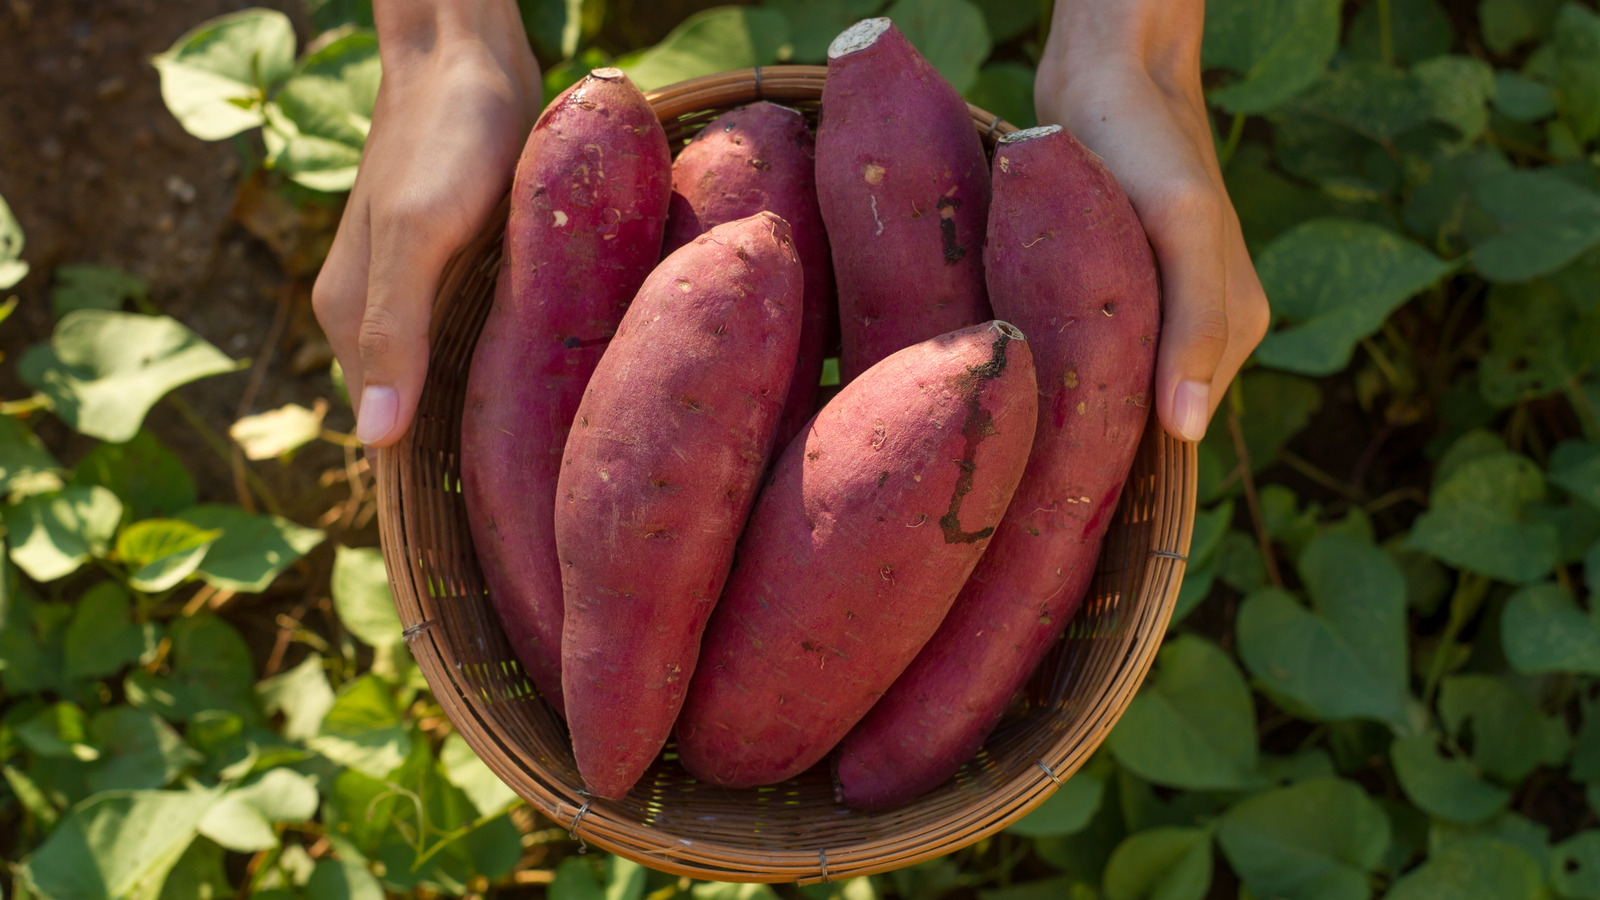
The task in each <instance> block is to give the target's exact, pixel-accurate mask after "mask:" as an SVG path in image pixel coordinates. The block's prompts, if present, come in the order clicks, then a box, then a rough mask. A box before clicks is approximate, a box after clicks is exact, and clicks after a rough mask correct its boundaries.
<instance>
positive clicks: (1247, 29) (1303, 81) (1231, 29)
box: [1200, 0, 1339, 114]
mask: <svg viewBox="0 0 1600 900" xmlns="http://www.w3.org/2000/svg"><path fill="white" fill-rule="evenodd" d="M1338 49H1339V2H1338V0H1221V2H1212V3H1208V4H1206V27H1205V35H1204V38H1203V40H1202V41H1201V44H1200V52H1201V61H1202V62H1203V63H1204V65H1205V66H1206V67H1207V68H1223V69H1231V70H1233V71H1234V72H1236V73H1238V74H1239V75H1240V76H1242V77H1241V78H1240V79H1239V80H1238V81H1235V82H1233V83H1232V84H1229V85H1226V86H1224V87H1221V88H1217V89H1216V90H1213V91H1212V92H1211V96H1210V100H1211V102H1212V103H1213V104H1215V105H1217V106H1220V107H1222V108H1223V109H1224V110H1226V111H1228V112H1231V113H1247V114H1248V113H1262V112H1266V111H1267V110H1269V109H1272V108H1273V107H1275V106H1277V105H1279V104H1281V103H1283V102H1284V101H1285V100H1288V99H1290V98H1291V97H1294V96H1295V95H1296V94H1298V93H1300V92H1301V91H1303V90H1305V89H1306V88H1308V87H1310V86H1311V84H1312V82H1314V81H1316V80H1317V76H1318V75H1321V74H1322V71H1323V70H1324V69H1326V68H1327V67H1328V62H1329V61H1330V60H1332V59H1333V55H1334V53H1335V52H1336V51H1337V50H1338Z"/></svg>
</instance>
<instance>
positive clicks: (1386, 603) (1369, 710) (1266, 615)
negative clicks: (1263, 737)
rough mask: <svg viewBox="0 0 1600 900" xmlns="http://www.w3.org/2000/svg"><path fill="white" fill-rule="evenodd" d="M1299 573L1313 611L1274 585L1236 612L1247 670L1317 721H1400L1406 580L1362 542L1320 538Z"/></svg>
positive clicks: (1404, 711) (1404, 702)
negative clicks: (1357, 719) (1354, 719)
mask: <svg viewBox="0 0 1600 900" xmlns="http://www.w3.org/2000/svg"><path fill="white" fill-rule="evenodd" d="M1299 569H1300V578H1301V580H1302V581H1303V582H1304V583H1305V585H1306V590H1307V591H1308V592H1309V593H1310V595H1311V609H1309V610H1308V609H1306V608H1305V607H1304V606H1302V605H1301V604H1300V603H1299V602H1298V601H1296V600H1295V599H1294V598H1293V597H1292V596H1291V595H1289V594H1288V593H1286V592H1284V591H1282V590H1279V589H1276V588H1267V589H1264V590H1261V591H1259V592H1257V593H1254V594H1251V595H1250V596H1249V597H1247V598H1246V599H1245V601H1244V603H1243V605H1242V606H1241V607H1240V609H1239V616H1238V624H1237V629H1238V631H1237V635H1238V641H1239V656H1240V658H1241V659H1242V660H1243V661H1244V664H1245V667H1246V668H1248V669H1249V670H1250V673H1251V674H1252V675H1254V676H1255V677H1256V678H1257V679H1259V680H1260V681H1261V682H1263V683H1265V684H1266V685H1268V686H1270V687H1271V689H1272V690H1273V691H1274V692H1275V693H1277V694H1280V695H1282V696H1284V697H1287V698H1289V699H1290V700H1292V701H1293V702H1294V703H1295V704H1297V705H1298V706H1300V707H1302V708H1303V709H1304V710H1305V711H1306V712H1307V713H1309V714H1311V715H1313V716H1316V717H1317V718H1320V719H1323V720H1338V719H1351V718H1366V719H1375V720H1378V721H1382V722H1389V723H1396V724H1400V725H1403V724H1404V723H1406V722H1407V720H1408V715H1409V713H1408V704H1409V702H1410V700H1409V695H1408V691H1407V667H1406V584H1405V576H1404V575H1402V574H1401V573H1400V570H1399V567H1397V566H1396V565H1395V563H1394V561H1393V560H1392V559H1390V558H1389V556H1388V554H1386V553H1384V552H1383V551H1382V550H1380V549H1378V548H1377V547H1375V546H1373V545H1372V544H1371V543H1370V542H1368V541H1364V540H1360V539H1357V538H1353V537H1350V536H1348V535H1343V534H1326V535H1323V536H1321V537H1318V538H1316V539H1315V540H1313V541H1312V542H1311V543H1310V544H1309V545H1307V547H1306V549H1305V552H1304V553H1303V554H1301V557H1300V563H1299ZM1251 739H1252V740H1253V739H1254V738H1253V735H1252V737H1251Z"/></svg>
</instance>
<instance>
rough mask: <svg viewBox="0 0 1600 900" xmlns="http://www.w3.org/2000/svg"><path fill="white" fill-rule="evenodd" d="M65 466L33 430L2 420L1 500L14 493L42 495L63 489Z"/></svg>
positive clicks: (0, 446)
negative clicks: (62, 479)
mask: <svg viewBox="0 0 1600 900" xmlns="http://www.w3.org/2000/svg"><path fill="white" fill-rule="evenodd" d="M60 473H61V464H60V463H58V462H56V458H55V457H54V456H52V455H50V451H49V450H47V449H45V446H44V442H43V441H41V440H39V438H38V437H37V436H35V435H34V433H33V429H31V428H29V427H28V426H26V425H24V424H22V423H21V422H19V421H17V420H16V419H13V418H12V417H10V416H0V497H5V496H7V495H9V494H11V493H12V492H14V491H17V492H26V493H30V494H31V493H38V492H39V491H40V490H44V491H49V490H54V489H56V488H58V487H60V486H61V478H60Z"/></svg>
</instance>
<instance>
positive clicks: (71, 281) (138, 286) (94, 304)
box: [50, 263, 150, 319]
mask: <svg viewBox="0 0 1600 900" xmlns="http://www.w3.org/2000/svg"><path fill="white" fill-rule="evenodd" d="M55 276H56V285H55V287H54V288H52V289H51V291H50V311H51V312H53V313H55V316H56V318H58V319H59V318H61V317H62V316H64V315H66V314H67V313H70V312H73V311H75V310H79V309H121V308H122V304H123V303H124V302H125V301H128V300H132V299H135V298H140V297H145V296H147V295H149V293H150V285H148V284H146V283H145V280H144V279H143V278H140V277H139V276H137V275H135V274H133V273H132V272H129V271H127V270H125V269H119V268H117V267H116V266H103V265H100V264H98V263H79V264H77V265H71V266H61V267H60V268H58V269H56V272H55Z"/></svg>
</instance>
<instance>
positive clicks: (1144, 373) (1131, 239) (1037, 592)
mask: <svg viewBox="0 0 1600 900" xmlns="http://www.w3.org/2000/svg"><path fill="white" fill-rule="evenodd" d="M1041 131H1044V130H1043V129H1041ZM984 254H985V257H986V263H987V265H986V267H985V268H986V271H987V273H988V280H989V296H990V300H991V302H992V303H993V304H994V306H995V307H996V312H997V313H1000V314H1002V315H1004V316H1005V317H1006V318H1007V320H1008V321H1012V322H1015V323H1017V324H1018V325H1019V327H1021V328H1023V329H1024V330H1025V331H1027V333H1028V334H1029V335H1030V337H1031V338H1032V339H1031V341H1030V343H1031V344H1032V345H1033V349H1034V358H1035V360H1036V363H1037V365H1038V378H1039V407H1038V411H1039V421H1038V428H1037V436H1036V438H1035V441H1034V448H1033V452H1032V455H1031V457H1030V458H1029V460H1028V468H1027V472H1026V473H1025V474H1024V475H1023V477H1022V482H1021V484H1020V485H1019V486H1018V488H1017V493H1016V497H1015V498H1014V500H1013V501H1012V505H1011V508H1010V510H1009V511H1007V513H1006V516H1005V518H1004V519H1003V520H1002V521H1001V523H1000V526H999V528H998V529H997V530H996V532H995V535H994V539H993V541H992V542H991V543H990V545H989V549H988V552H987V553H986V554H985V555H984V557H983V559H982V560H981V561H980V562H979V563H978V566H977V567H976V569H974V571H973V573H972V577H971V578H970V579H969V580H968V582H967V584H966V586H965V587H964V588H963V589H962V592H961V596H960V597H959V598H958V599H957V600H956V603H955V605H954V606H953V607H951V610H950V614H949V615H948V616H947V617H946V618H945V620H944V622H943V624H941V625H940V627H939V630H938V632H937V633H936V634H935V635H934V637H933V638H932V640H930V641H929V642H928V644H927V646H926V647H924V648H923V650H922V652H921V653H920V654H918V656H917V658H916V660H915V661H914V662H913V663H911V665H910V666H908V667H907V668H906V671H905V672H904V673H903V674H902V675H901V676H900V678H899V680H897V681H896V682H895V684H894V686H893V687H892V688H890V690H889V692H888V694H887V695H886V696H885V697H884V698H883V700H882V701H881V702H879V703H878V705H876V706H875V707H873V709H872V711H871V712H870V713H869V714H868V715H867V717H866V718H865V719H863V720H862V722H861V723H860V724H859V725H857V726H856V728H855V729H854V730H853V731H852V732H851V733H850V734H849V735H848V736H847V737H846V738H845V739H844V740H843V741H842V742H841V744H840V747H839V754H838V756H837V758H836V772H835V774H836V777H837V784H838V785H839V789H840V795H841V799H842V800H843V801H844V802H845V803H847V804H849V805H850V806H852V807H856V808H860V809H883V808H888V807H892V806H896V805H899V804H901V803H904V802H906V801H908V800H910V799H912V798H914V797H916V796H918V795H920V794H922V793H924V792H926V791H928V790H931V789H933V788H934V787H937V786H938V785H939V784H941V783H942V782H944V781H945V780H946V779H947V778H949V777H950V776H951V775H952V774H954V773H955V772H956V770H957V769H959V768H960V767H961V765H962V764H963V763H965V762H966V761H967V760H968V759H970V758H971V757H972V756H973V754H975V753H976V752H977V751H978V748H979V747H980V746H981V745H982V743H983V741H984V739H985V738H986V737H987V736H988V735H989V733H990V732H991V731H993V730H994V727H995V726H996V725H997V724H998V723H999V721H1000V717H1001V715H1002V713H1003V712H1004V711H1005V707H1006V704H1007V702H1008V701H1009V700H1010V699H1011V697H1012V696H1013V695H1014V694H1015V693H1016V692H1017V691H1018V690H1019V689H1020V688H1021V687H1022V686H1023V685H1024V684H1025V683H1026V681H1027V679H1028V677H1029V676H1030V675H1031V674H1032V673H1033V671H1034V669H1035V668H1037V667H1038V665H1039V662H1040V661H1041V660H1042V659H1043V658H1044V656H1045V654H1046V653H1047V652H1048V651H1049V649H1050V648H1051V646H1052V645H1054V643H1055V642H1056V640H1057V639H1058V638H1059V637H1060V635H1061V633H1062V631H1063V630H1064V629H1065V627H1066V625H1067V623H1068V622H1069V621H1070V620H1071V619H1072V617H1073V615H1074V614H1075V613H1076V612H1077V609H1078V606H1079V605H1080V603H1081V602H1082V598H1083V595H1084V592H1085V590H1086V589H1087V587H1088V585H1089V580H1090V577H1091V576H1092V575H1093V573H1094V569H1095V563H1096V560H1097V559H1098V557H1099V552H1100V542H1101V538H1102V537H1104V535H1105V532H1106V528H1107V527H1108V526H1109V524H1110V522H1111V518H1112V516H1113V514H1114V512H1115V510H1116V506H1117V499H1118V497H1119V496H1120V494H1121V491H1122V485H1123V482H1124V481H1125V480H1126V479H1127V475H1128V469H1129V466H1130V465H1131V464H1132V461H1133V457H1134V455H1135V453H1136V451H1137V450H1138V446H1139V441H1140V439H1141V437H1142V436H1143V433H1144V426H1145V419H1146V415H1147V412H1148V410H1149V408H1150V380H1151V376H1152V373H1153V370H1154V367H1155V353H1156V342H1157V336H1158V331H1159V328H1160V296H1159V287H1158V282H1157V277H1156V269H1155V262H1154V259H1153V256H1152V254H1151V250H1150V245H1149V243H1148V242H1147V241H1146V239H1145V234H1144V229H1143V228H1142V227H1141V226H1140V224H1139V219H1138V217H1137V216H1136V215H1135V214H1134V211H1133V207H1132V206H1131V205H1130V204H1129V202H1128V199H1127V196H1126V195H1125V194H1124V193H1123V192H1122V189H1121V187H1120V186H1119V185H1118V184H1117V182H1116V180H1115V178H1113V177H1112V175H1111V173H1110V171H1109V170H1107V169H1106V167H1105V165H1104V164H1103V163H1102V162H1101V161H1100V159H1099V158H1098V157H1096V156H1095V155H1094V154H1093V153H1091V152H1089V151H1088V150H1087V149H1086V148H1084V147H1083V145H1082V144H1080V143H1078V141H1077V140H1076V139H1075V138H1073V137H1072V135H1071V134H1070V133H1068V132H1067V131H1065V130H1057V131H1054V132H1048V131H1046V133H1044V134H1042V135H1041V136H1037V137H1031V138H1029V139H1026V140H1023V141H1021V142H1016V143H1008V142H1005V141H1002V142H1001V144H1000V145H999V147H998V148H997V149H996V151H995V157H994V206H993V209H992V212H991V215H990V218H989V234H988V243H987V245H986V247H985V250H984Z"/></svg>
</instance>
